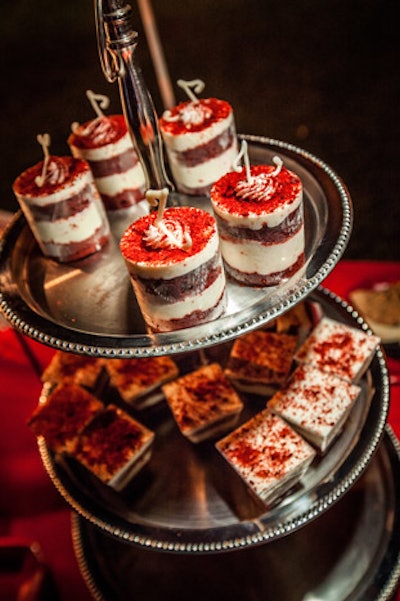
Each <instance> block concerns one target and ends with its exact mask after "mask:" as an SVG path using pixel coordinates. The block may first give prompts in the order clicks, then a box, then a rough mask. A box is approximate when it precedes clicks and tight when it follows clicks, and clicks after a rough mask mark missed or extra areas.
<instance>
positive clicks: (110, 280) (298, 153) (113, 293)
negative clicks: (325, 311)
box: [0, 136, 353, 357]
mask: <svg viewBox="0 0 400 601" xmlns="http://www.w3.org/2000/svg"><path fill="white" fill-rule="evenodd" d="M241 137H242V138H244V139H246V140H247V142H248V148H249V155H250V160H251V162H252V164H260V163H270V162H271V160H272V157H273V156H274V155H276V154H278V155H279V156H280V157H281V158H282V159H283V161H284V164H285V166H287V167H288V168H289V169H291V170H293V171H294V172H296V173H297V174H298V175H299V177H300V178H301V180H302V182H303V186H304V211H305V235H306V264H305V267H304V268H302V270H301V272H299V273H297V274H295V275H294V276H293V277H292V278H290V279H289V280H288V281H286V282H285V283H283V284H282V285H280V286H278V287H275V288H258V289H254V288H249V287H247V286H239V285H237V284H233V283H231V282H228V285H227V291H228V308H227V312H226V314H225V315H224V317H222V318H220V319H218V320H216V321H213V322H210V323H207V324H203V325H199V326H196V327H193V328H186V329H181V330H177V331H174V332H170V333H163V334H157V335H149V334H148V333H147V331H146V328H145V325H144V322H143V319H142V317H141V315H140V311H139V309H138V306H137V303H136V299H135V297H134V293H133V290H132V287H131V284H130V281H129V277H128V273H127V270H126V267H125V265H124V262H123V259H122V256H121V254H120V251H119V248H118V243H117V239H118V236H116V237H115V240H114V239H113V240H112V242H110V244H109V245H108V246H107V248H106V249H104V250H103V251H102V252H100V253H97V254H96V255H93V256H91V257H89V258H87V259H83V260H81V261H77V262H74V263H71V264H69V265H62V264H58V263H56V262H55V261H52V260H49V259H46V258H45V257H44V256H43V255H42V253H41V252H40V250H39V247H38V245H37V244H36V242H35V240H34V238H33V236H32V234H31V231H30V229H29V227H28V226H27V224H26V221H25V218H24V217H23V216H22V215H21V214H18V215H17V216H16V218H15V219H14V220H13V222H12V223H11V225H10V227H9V228H8V229H7V230H6V232H5V234H4V237H3V240H2V241H1V246H0V307H1V309H2V311H3V313H4V315H5V317H6V318H7V319H8V320H9V321H10V322H11V323H12V324H13V326H14V327H15V328H17V329H18V330H20V331H21V332H23V333H24V334H27V335H28V336H30V337H31V338H34V339H36V340H38V341H39V342H43V343H45V344H47V345H49V346H51V347H53V348H58V349H62V350H66V351H71V352H74V353H78V354H86V355H92V356H103V357H110V356H111V357H112V356H118V357H133V356H136V357H141V356H149V355H162V354H166V353H169V354H173V353H181V352H186V351H191V350H196V349H199V348H204V347H207V346H210V345H213V344H216V343H222V342H226V341H228V340H230V339H232V338H235V337H237V336H238V335H240V334H243V333H244V332H246V331H249V330H251V329H254V328H256V327H259V326H261V325H263V324H265V323H267V322H269V321H271V320H272V319H274V318H275V317H277V316H278V315H280V314H282V313H284V312H285V311H287V309H289V308H290V307H291V306H293V305H295V304H296V303H298V302H299V301H300V300H302V299H303V298H305V297H306V296H307V295H308V294H309V293H310V292H311V291H312V290H314V289H315V288H316V287H317V286H318V285H319V284H321V282H322V281H323V280H324V278H325V277H326V276H327V275H328V273H329V272H330V271H331V270H332V269H333V267H334V266H335V265H336V263H337V261H338V260H339V259H340V257H341V256H342V254H343V252H344V250H345V248H346V245H347V242H348V240H349V237H350V233H351V228H352V217H353V214H352V204H351V200H350V197H349V194H348V192H347V189H346V187H345V186H344V184H343V182H342V181H341V179H340V178H339V177H338V176H337V175H336V173H334V172H333V171H332V169H331V168H330V167H329V166H328V165H326V164H325V163H323V162H322V161H321V160H319V159H317V158H316V157H315V156H313V155H311V154H310V153H308V152H306V151H304V150H301V149H299V148H297V147H295V146H292V145H290V144H287V143H284V142H280V141H277V140H271V139H269V138H262V137H257V136H241ZM175 197H176V200H177V201H178V202H179V203H180V204H194V205H197V206H202V207H203V208H206V209H208V210H211V209H210V203H209V200H208V199H207V198H205V197H187V196H184V195H175ZM127 225H128V223H127V224H126V226H127ZM118 231H119V232H120V231H121V224H119V226H118Z"/></svg>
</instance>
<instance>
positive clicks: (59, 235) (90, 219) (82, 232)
mask: <svg viewBox="0 0 400 601" xmlns="http://www.w3.org/2000/svg"><path fill="white" fill-rule="evenodd" d="M25 214H26V213H25ZM26 217H27V220H28V222H29V225H30V227H31V228H32V230H33V231H34V233H35V237H37V238H39V239H40V240H42V241H43V242H44V243H45V244H46V243H47V242H56V243H57V244H69V243H71V242H81V241H82V240H86V239H87V238H90V237H91V236H93V234H94V233H95V231H96V230H97V229H98V228H101V227H102V226H103V223H104V214H103V208H102V205H100V203H98V202H91V203H90V204H89V206H88V207H87V208H86V209H84V210H83V211H80V212H79V213H76V214H75V215H73V216H72V217H69V218H64V219H59V220H55V221H33V222H32V220H31V218H30V215H29V213H28V214H26Z"/></svg>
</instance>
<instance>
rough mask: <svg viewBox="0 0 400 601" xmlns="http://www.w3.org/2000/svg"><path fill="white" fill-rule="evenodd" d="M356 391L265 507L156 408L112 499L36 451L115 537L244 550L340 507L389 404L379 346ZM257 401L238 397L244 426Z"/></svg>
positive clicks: (209, 448)
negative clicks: (340, 422)
mask: <svg viewBox="0 0 400 601" xmlns="http://www.w3.org/2000/svg"><path fill="white" fill-rule="evenodd" d="M310 299H311V300H312V301H313V302H316V303H317V304H318V306H319V307H320V309H321V310H322V312H323V313H324V314H325V315H328V316H330V317H331V318H333V319H336V320H339V321H343V322H344V323H348V324H352V325H354V326H357V325H358V326H360V327H365V324H363V321H362V320H361V319H360V318H359V317H358V316H357V314H356V313H355V312H354V311H352V309H351V307H349V306H348V305H347V303H345V301H343V300H341V299H339V298H338V297H335V296H334V295H333V294H332V293H329V292H328V291H326V290H323V289H320V290H318V291H316V292H315V293H313V294H312V295H311V297H310ZM226 350H227V349H226V348H225V345H223V347H220V346H217V347H214V349H213V352H214V353H216V354H217V356H218V357H219V356H220V353H223V352H224V351H226ZM210 352H211V351H210ZM213 356H214V355H213ZM183 359H184V360H185V361H187V360H188V356H187V355H186V354H185V355H184V357H183ZM215 360H216V359H215ZM220 360H221V362H222V364H223V358H222V357H220ZM360 384H361V387H362V392H361V394H360V396H359V397H358V399H357V402H356V404H355V405H354V407H353V409H352V411H351V413H350V415H349V416H348V419H347V421H346V424H345V426H344V427H343V430H342V431H341V433H340V434H339V435H338V437H337V438H336V440H335V441H334V443H333V444H332V446H331V447H330V448H329V450H328V452H327V453H326V454H325V455H323V456H319V457H318V458H316V461H314V462H313V464H312V465H311V466H310V467H309V469H308V470H307V473H306V474H305V475H304V477H303V478H302V481H301V483H300V485H299V486H296V487H295V488H294V489H293V490H291V491H288V493H287V494H286V495H285V496H284V497H283V498H282V499H281V500H279V502H278V503H277V504H276V505H274V506H271V507H266V506H264V505H260V504H258V503H256V502H255V500H254V499H253V496H251V495H250V494H249V493H248V490H247V489H246V488H245V487H244V486H243V485H242V483H241V482H239V479H238V478H237V477H235V475H234V474H233V473H232V470H229V469H227V466H226V463H225V462H224V461H223V460H222V458H221V457H220V456H219V454H218V453H217V451H216V449H215V447H214V441H205V442H204V443H199V444H198V445H194V444H192V443H191V442H190V441H188V440H187V439H185V437H184V436H182V435H181V433H180V432H179V430H178V428H177V427H176V424H175V423H174V420H173V418H172V416H171V414H170V412H169V411H168V409H167V407H166V406H165V404H163V403H161V404H160V406H159V407H158V406H156V407H154V408H149V409H148V410H146V412H145V413H143V414H141V415H140V421H142V423H144V424H145V425H147V426H148V427H150V428H151V429H152V430H153V431H154V432H155V433H156V437H155V443H154V450H153V454H152V457H151V460H150V462H149V464H147V465H146V466H145V467H144V468H143V470H142V471H141V472H140V474H138V475H137V476H135V478H134V479H133V480H132V481H131V482H130V483H129V484H128V485H127V487H126V488H125V489H124V490H123V491H121V492H120V493H117V492H115V491H113V490H112V489H111V488H110V487H108V486H106V485H105V484H102V483H100V481H98V480H97V479H96V478H95V477H94V476H93V475H91V474H89V472H88V471H86V470H85V469H84V468H83V467H82V466H80V465H78V464H77V462H75V461H74V460H73V459H72V458H68V457H65V458H62V459H61V458H57V457H55V456H54V454H52V453H51V451H50V450H49V449H48V448H47V446H46V444H45V442H44V441H43V440H39V450H40V453H41V457H42V460H43V463H44V466H45V468H46V470H47V472H48V474H49V476H50V478H51V480H52V482H53V483H54V485H55V487H56V488H57V490H58V491H59V492H60V493H61V495H62V496H63V497H64V498H65V499H66V500H67V501H68V503H69V504H70V505H71V507H72V508H73V509H74V510H75V511H76V512H77V513H78V514H79V515H81V516H82V517H83V518H85V519H86V520H88V521H89V522H91V523H92V524H93V525H95V526H97V527H98V528H100V529H101V530H104V531H105V532H107V533H108V534H111V535H113V536H115V537H116V538H117V539H119V540H122V541H125V542H129V543H133V544H136V545H138V546H139V547H143V548H145V549H148V548H152V549H156V550H159V551H167V552H175V553H183V554H187V553H189V554H190V553H196V554H207V553H215V552H218V551H228V550H230V549H243V548H246V547H252V546H257V545H259V544H260V543H265V542H270V541H272V540H273V539H276V538H280V537H283V536H286V535H288V534H290V533H292V532H294V531H295V530H296V529H299V528H302V527H304V525H305V524H306V523H307V522H309V521H312V520H314V519H315V518H316V517H318V516H319V515H321V514H322V513H324V512H325V511H327V510H328V509H330V508H331V507H332V506H333V505H334V504H335V503H336V502H338V501H339V500H340V499H341V497H342V496H344V495H345V494H346V493H347V492H348V491H349V490H350V489H351V487H352V486H353V485H354V483H355V482H356V481H357V479H358V478H359V477H360V476H361V475H362V474H363V473H364V471H365V470H366V469H367V467H368V465H369V463H370V461H371V460H372V458H373V456H374V455H375V452H376V451H377V450H378V448H379V445H380V442H381V440H382V436H383V435H384V431H385V425H386V421H387V415H388V407H389V380H388V374H387V368H386V363H385V358H384V355H383V353H382V350H381V349H380V348H378V350H377V351H376V354H375V356H374V358H373V360H372V362H371V365H370V367H369V370H368V372H367V373H366V374H365V375H364V376H363V378H362V381H361V382H360ZM265 402H266V399H265V398H263V397H258V398H248V399H246V403H245V409H244V411H243V415H242V416H241V419H242V421H245V420H246V419H247V418H248V417H250V415H253V414H254V413H255V412H257V411H259V410H261V409H262V408H263V407H264V406H265ZM153 410H154V411H153ZM147 411H149V413H147Z"/></svg>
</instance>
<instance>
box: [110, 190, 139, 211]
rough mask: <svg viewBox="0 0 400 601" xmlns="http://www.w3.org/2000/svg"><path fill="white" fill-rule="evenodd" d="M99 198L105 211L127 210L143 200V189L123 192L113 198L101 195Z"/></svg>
mask: <svg viewBox="0 0 400 601" xmlns="http://www.w3.org/2000/svg"><path fill="white" fill-rule="evenodd" d="M101 198H102V201H103V203H104V206H105V208H106V210H107V211H118V210H120V209H128V208H129V207H131V206H132V205H135V204H137V203H138V202H140V201H141V200H143V199H144V189H141V188H136V190H123V191H122V192H118V194H115V195H114V196H109V195H108V194H101Z"/></svg>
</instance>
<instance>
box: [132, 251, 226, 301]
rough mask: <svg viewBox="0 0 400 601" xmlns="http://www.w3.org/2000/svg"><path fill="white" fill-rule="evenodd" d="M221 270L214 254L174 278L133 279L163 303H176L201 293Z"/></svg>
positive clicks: (147, 292) (217, 256)
mask: <svg viewBox="0 0 400 601" xmlns="http://www.w3.org/2000/svg"><path fill="white" fill-rule="evenodd" d="M221 270H222V267H221V262H220V260H219V255H217V254H216V255H215V256H214V257H213V258H212V259H210V260H209V261H207V262H206V263H203V264H202V265H199V267H197V268H196V269H193V270H192V271H189V272H188V273H185V274H184V275H181V276H179V277H176V278H172V279H168V280H164V279H147V278H146V279H145V278H140V277H136V278H134V279H135V280H136V281H137V282H139V283H140V285H141V287H142V288H143V290H144V292H145V293H146V294H151V295H153V296H156V297H158V298H161V299H162V300H163V301H164V302H165V303H176V302H179V301H183V300H185V299H186V298H189V297H191V296H197V295H199V294H201V293H202V292H203V291H204V290H206V289H207V288H208V287H209V286H211V285H212V284H213V283H214V282H215V280H216V279H217V278H218V276H219V275H220V274H221ZM131 277H132V276H131Z"/></svg>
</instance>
